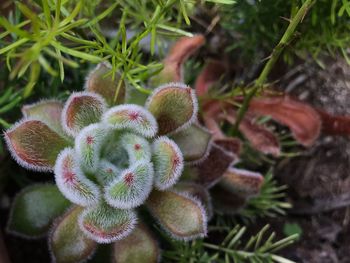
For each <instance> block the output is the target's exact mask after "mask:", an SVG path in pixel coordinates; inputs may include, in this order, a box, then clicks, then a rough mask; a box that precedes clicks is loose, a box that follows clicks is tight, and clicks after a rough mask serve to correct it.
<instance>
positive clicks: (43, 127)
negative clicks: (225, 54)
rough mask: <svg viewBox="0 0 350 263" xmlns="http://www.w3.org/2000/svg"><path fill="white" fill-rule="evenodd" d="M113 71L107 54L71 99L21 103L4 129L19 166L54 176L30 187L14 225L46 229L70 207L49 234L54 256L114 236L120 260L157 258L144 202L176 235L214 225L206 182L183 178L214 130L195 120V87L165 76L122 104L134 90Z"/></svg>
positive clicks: (84, 252) (71, 256)
mask: <svg viewBox="0 0 350 263" xmlns="http://www.w3.org/2000/svg"><path fill="white" fill-rule="evenodd" d="M108 71H109V66H108V65H107V64H106V63H102V64H100V65H98V66H97V67H96V69H95V70H93V71H92V72H91V73H90V75H89V76H88V78H87V81H86V85H85V91H83V92H77V93H73V94H72V95H71V96H70V97H69V98H68V100H67V101H66V102H65V104H63V103H61V102H59V101H55V100H47V101H41V102H38V103H36V104H32V105H28V106H24V107H23V114H24V118H23V120H21V121H20V122H18V123H17V124H15V125H14V126H13V127H12V128H11V129H9V130H8V131H6V132H5V139H6V142H7V145H8V148H9V149H10V151H11V153H12V155H13V157H14V159H16V160H17V162H18V163H19V164H20V165H22V166H23V167H25V168H28V169H31V170H35V171H43V172H52V171H53V172H54V176H55V182H56V186H55V185H51V184H47V185H34V186H30V187H28V188H26V189H25V190H23V191H22V192H21V193H20V194H19V195H18V196H17V198H16V200H15V202H14V206H13V209H12V215H11V219H10V220H9V224H8V229H9V230H10V231H12V232H15V233H17V234H20V235H24V236H29V237H39V236H42V235H43V234H45V232H46V231H47V230H48V229H49V227H50V225H51V223H52V222H53V220H54V219H55V218H56V217H57V216H59V215H61V214H62V213H64V215H63V216H61V217H60V218H59V219H57V220H56V221H54V224H53V227H51V231H50V235H49V245H50V247H51V251H52V255H53V259H54V260H56V261H57V262H79V261H82V260H85V259H86V258H88V257H89V256H90V255H91V254H92V253H93V251H94V248H95V246H96V244H97V243H114V245H113V247H114V250H115V252H114V253H113V255H114V257H115V260H116V261H117V262H141V261H142V262H155V261H157V260H158V259H159V248H158V245H157V243H156V242H155V240H154V238H153V235H151V234H150V231H149V229H148V228H147V227H146V225H145V224H144V223H142V216H141V217H140V214H142V213H143V210H147V211H148V212H149V214H151V215H152V216H153V217H154V218H155V219H156V221H157V222H158V223H159V225H160V226H161V227H162V229H163V230H165V231H166V232H167V233H169V234H170V235H171V236H172V237H173V238H175V239H180V240H191V239H194V238H198V237H203V236H205V235H206V232H207V217H208V214H210V203H209V197H208V193H207V190H206V189H205V188H203V187H202V186H200V185H198V184H195V183H188V182H187V183H183V182H179V180H180V176H181V175H182V173H183V170H184V166H185V165H187V164H189V163H196V162H198V161H200V160H202V159H204V158H205V157H206V155H207V152H208V149H209V145H210V139H211V134H210V133H208V132H207V130H205V129H204V128H202V127H201V126H200V125H198V124H197V112H198V108H197V107H198V106H197V98H196V95H195V92H194V90H193V89H192V88H190V87H188V86H186V85H184V84H182V83H168V84H165V85H162V86H160V87H159V88H157V89H154V90H153V92H152V94H151V95H150V96H149V97H148V99H147V101H146V102H145V104H144V105H143V106H141V105H136V104H120V103H121V102H123V101H124V98H125V97H127V96H126V90H127V89H126V88H125V83H123V82H122V85H120V82H118V81H119V80H120V78H118V74H116V76H115V78H112V77H111V76H110V75H109V76H107V77H106V73H107V72H108ZM118 87H119V89H118ZM117 89H118V90H119V93H118V94H115V91H116V90H117ZM115 95H117V96H116V98H115ZM114 98H115V99H114ZM67 200H69V202H68V201H67ZM71 204H73V205H72V206H71V207H70V208H69V209H67V208H68V206H70V205H71ZM140 208H142V209H141V210H140ZM144 208H145V209H144ZM141 259H142V260H141ZM133 260H134V261H133ZM138 260H139V261H138ZM140 260H141V261H140Z"/></svg>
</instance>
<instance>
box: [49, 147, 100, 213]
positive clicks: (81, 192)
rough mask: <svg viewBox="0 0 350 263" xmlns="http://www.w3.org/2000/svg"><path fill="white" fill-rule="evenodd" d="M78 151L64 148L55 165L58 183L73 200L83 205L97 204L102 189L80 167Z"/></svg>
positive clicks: (64, 193) (69, 198)
mask: <svg viewBox="0 0 350 263" xmlns="http://www.w3.org/2000/svg"><path fill="white" fill-rule="evenodd" d="M76 155H77V154H76V152H75V151H74V150H73V149H72V148H67V149H65V150H63V151H62V152H61V153H60V155H59V157H58V159H57V162H56V165H55V179H56V184H57V186H58V188H59V189H60V191H61V192H62V194H63V195H64V196H65V197H66V198H67V199H68V200H70V201H71V202H73V203H75V204H78V205H81V206H91V205H96V204H97V203H98V202H99V200H100V195H101V194H100V190H99V188H98V186H97V185H95V184H94V183H93V182H92V181H91V180H89V179H88V178H87V177H86V176H85V175H84V173H83V171H82V170H81V168H80V163H79V160H78V158H77V156H76Z"/></svg>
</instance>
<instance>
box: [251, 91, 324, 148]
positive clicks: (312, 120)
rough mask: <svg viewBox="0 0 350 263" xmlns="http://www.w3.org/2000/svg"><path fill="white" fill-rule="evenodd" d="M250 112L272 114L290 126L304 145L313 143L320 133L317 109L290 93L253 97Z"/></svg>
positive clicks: (272, 116)
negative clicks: (291, 95) (289, 94)
mask: <svg viewBox="0 0 350 263" xmlns="http://www.w3.org/2000/svg"><path fill="white" fill-rule="evenodd" d="M248 112H249V113H252V114H254V115H257V116H271V118H273V119H274V120H276V121H278V122H280V123H282V124H284V125H286V126H288V127H289V129H290V130H291V131H292V133H293V136H294V137H295V139H296V140H297V141H298V142H300V143H301V144H302V145H304V146H310V145H312V144H313V143H314V142H315V140H316V139H317V138H318V136H319V134H320V129H321V120H320V117H319V114H318V113H317V111H316V110H315V109H313V108H312V107H311V106H309V105H307V104H305V103H303V102H300V101H298V100H296V99H293V98H291V97H290V96H288V95H285V96H275V97H265V98H258V99H252V100H251V102H250V104H249V111H248Z"/></svg>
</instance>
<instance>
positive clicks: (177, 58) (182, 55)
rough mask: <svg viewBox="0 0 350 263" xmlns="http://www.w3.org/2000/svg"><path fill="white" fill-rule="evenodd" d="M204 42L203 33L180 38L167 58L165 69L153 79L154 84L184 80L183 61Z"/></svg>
mask: <svg viewBox="0 0 350 263" xmlns="http://www.w3.org/2000/svg"><path fill="white" fill-rule="evenodd" d="M204 42H205V39H204V37H203V36H202V35H196V36H193V37H182V38H180V39H179V40H178V41H177V42H176V43H175V44H174V46H173V47H172V48H171V50H170V52H169V54H168V56H167V57H166V58H165V60H164V68H163V70H162V71H161V72H160V73H159V75H157V76H156V77H155V78H153V79H152V82H153V83H152V84H153V85H155V86H157V85H160V84H164V83H167V82H172V81H174V82H178V81H183V72H182V66H183V63H184V62H185V61H186V59H187V58H188V57H189V56H190V55H192V54H193V53H194V52H195V51H196V50H197V49H198V48H200V47H201V46H202V45H203V44H204Z"/></svg>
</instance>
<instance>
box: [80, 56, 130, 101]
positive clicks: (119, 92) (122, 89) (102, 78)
mask: <svg viewBox="0 0 350 263" xmlns="http://www.w3.org/2000/svg"><path fill="white" fill-rule="evenodd" d="M112 70H113V69H112V67H111V65H110V64H108V63H107V62H103V63H100V64H98V65H97V66H96V68H95V69H94V70H93V71H92V72H91V73H90V74H89V75H88V77H87V79H86V84H85V89H86V91H90V92H95V93H98V94H100V95H101V96H102V97H103V98H104V99H105V100H106V102H107V104H108V105H110V106H113V105H116V104H121V103H123V102H124V100H125V94H126V83H125V81H124V80H122V79H121V75H120V74H119V72H115V73H113V72H111V71H112ZM110 73H112V74H110ZM115 97H116V99H115V100H114V98H115Z"/></svg>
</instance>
